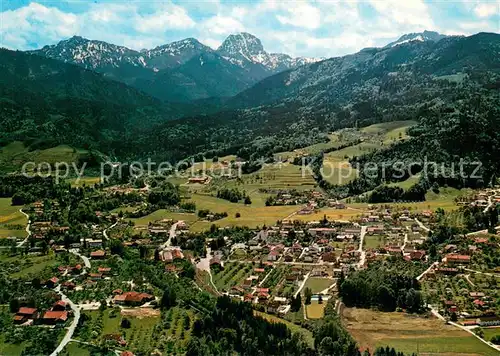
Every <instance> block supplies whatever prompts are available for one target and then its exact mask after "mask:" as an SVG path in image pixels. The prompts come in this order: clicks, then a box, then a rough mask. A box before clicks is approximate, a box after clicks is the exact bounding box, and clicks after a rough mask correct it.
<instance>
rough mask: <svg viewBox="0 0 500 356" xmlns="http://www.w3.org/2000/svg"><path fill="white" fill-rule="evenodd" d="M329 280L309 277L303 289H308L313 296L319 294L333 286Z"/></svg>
mask: <svg viewBox="0 0 500 356" xmlns="http://www.w3.org/2000/svg"><path fill="white" fill-rule="evenodd" d="M333 282H334V281H333V280H331V279H329V278H320V277H311V278H308V279H307V281H306V285H305V286H304V288H310V289H311V291H312V293H313V294H316V293H320V292H322V291H323V290H325V289H326V288H328V287H330V286H331V285H332V284H333Z"/></svg>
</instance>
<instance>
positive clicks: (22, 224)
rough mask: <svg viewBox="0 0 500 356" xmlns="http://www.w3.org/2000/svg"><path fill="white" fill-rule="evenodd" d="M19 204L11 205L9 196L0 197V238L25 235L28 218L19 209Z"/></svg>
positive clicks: (22, 236)
mask: <svg viewBox="0 0 500 356" xmlns="http://www.w3.org/2000/svg"><path fill="white" fill-rule="evenodd" d="M20 208H21V207H20V206H12V205H11V199H10V198H0V238H2V237H9V236H14V237H19V238H24V237H26V230H25V228H26V225H27V224H28V219H27V218H26V216H25V215H24V214H23V213H21V212H20V211H19V209H20Z"/></svg>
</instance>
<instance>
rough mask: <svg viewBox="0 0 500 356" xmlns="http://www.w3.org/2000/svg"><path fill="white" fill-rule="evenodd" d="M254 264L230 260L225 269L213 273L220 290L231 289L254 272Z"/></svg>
mask: <svg viewBox="0 0 500 356" xmlns="http://www.w3.org/2000/svg"><path fill="white" fill-rule="evenodd" d="M252 270H253V266H252V265H251V264H248V263H238V262H228V263H226V264H225V265H224V269H222V270H220V271H219V272H218V273H212V275H213V281H214V284H215V286H216V287H217V289H218V290H219V291H229V290H230V289H231V288H232V287H234V286H237V285H239V284H240V283H241V282H243V281H244V280H245V279H246V278H247V277H249V276H250V275H251V274H252Z"/></svg>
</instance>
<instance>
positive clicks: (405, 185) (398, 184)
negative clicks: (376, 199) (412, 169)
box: [387, 175, 420, 189]
mask: <svg viewBox="0 0 500 356" xmlns="http://www.w3.org/2000/svg"><path fill="white" fill-rule="evenodd" d="M419 179H420V176H418V175H414V176H411V177H410V178H408V179H407V180H404V181H402V182H396V183H389V184H387V185H388V186H389V187H400V188H403V189H408V188H410V187H411V186H412V185H415V184H417V183H418V181H419Z"/></svg>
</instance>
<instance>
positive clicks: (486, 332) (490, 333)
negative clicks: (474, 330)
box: [483, 327, 500, 341]
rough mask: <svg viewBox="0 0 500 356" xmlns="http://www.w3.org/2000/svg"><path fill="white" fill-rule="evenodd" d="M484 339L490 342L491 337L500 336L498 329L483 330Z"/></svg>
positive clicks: (499, 329)
mask: <svg viewBox="0 0 500 356" xmlns="http://www.w3.org/2000/svg"><path fill="white" fill-rule="evenodd" d="M483 332H484V339H485V340H487V341H490V340H491V338H492V337H493V336H500V328H498V327H497V328H483Z"/></svg>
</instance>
